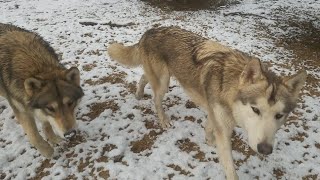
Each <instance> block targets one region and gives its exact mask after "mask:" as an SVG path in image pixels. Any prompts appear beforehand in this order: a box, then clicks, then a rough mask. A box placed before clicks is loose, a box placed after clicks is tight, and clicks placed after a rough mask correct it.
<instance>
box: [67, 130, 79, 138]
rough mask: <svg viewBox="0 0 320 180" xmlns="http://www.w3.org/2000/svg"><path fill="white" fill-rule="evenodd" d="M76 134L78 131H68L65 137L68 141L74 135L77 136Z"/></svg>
mask: <svg viewBox="0 0 320 180" xmlns="http://www.w3.org/2000/svg"><path fill="white" fill-rule="evenodd" d="M76 133H77V132H76V130H74V129H71V130H69V131H67V132H66V133H64V137H65V138H67V139H70V138H72V137H73V136H74V135H76Z"/></svg>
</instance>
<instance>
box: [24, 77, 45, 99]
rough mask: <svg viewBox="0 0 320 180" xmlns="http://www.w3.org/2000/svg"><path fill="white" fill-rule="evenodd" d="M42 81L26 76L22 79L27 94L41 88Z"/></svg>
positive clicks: (29, 94) (31, 93) (30, 94)
mask: <svg viewBox="0 0 320 180" xmlns="http://www.w3.org/2000/svg"><path fill="white" fill-rule="evenodd" d="M41 85H42V81H41V80H39V79H36V78H28V79H26V80H25V81H24V89H25V90H26V93H27V95H28V96H32V95H33V94H34V93H35V92H36V91H37V90H39V89H41Z"/></svg>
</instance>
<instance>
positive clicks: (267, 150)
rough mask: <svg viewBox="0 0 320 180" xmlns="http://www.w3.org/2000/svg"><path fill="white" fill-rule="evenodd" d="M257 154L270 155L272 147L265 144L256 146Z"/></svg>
mask: <svg viewBox="0 0 320 180" xmlns="http://www.w3.org/2000/svg"><path fill="white" fill-rule="evenodd" d="M258 152H259V153H260V154H264V155H269V154H271V153H272V146H271V145H270V144H267V143H260V144H258Z"/></svg>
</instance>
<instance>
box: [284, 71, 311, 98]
mask: <svg viewBox="0 0 320 180" xmlns="http://www.w3.org/2000/svg"><path fill="white" fill-rule="evenodd" d="M306 80H307V72H306V71H305V70H302V71H299V72H298V73H297V74H295V75H293V76H291V77H288V78H285V79H284V83H285V84H286V85H287V86H288V88H289V89H290V91H291V92H292V93H293V94H294V95H295V96H298V95H299V92H300V90H301V89H302V87H303V85H304V83H305V82H306Z"/></svg>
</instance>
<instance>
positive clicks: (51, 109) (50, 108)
mask: <svg viewBox="0 0 320 180" xmlns="http://www.w3.org/2000/svg"><path fill="white" fill-rule="evenodd" d="M46 108H47V110H48V111H50V112H55V110H54V108H53V107H52V106H47V107H46Z"/></svg>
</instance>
